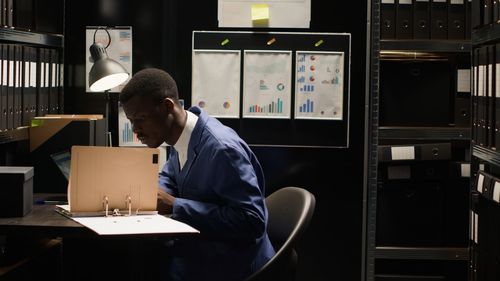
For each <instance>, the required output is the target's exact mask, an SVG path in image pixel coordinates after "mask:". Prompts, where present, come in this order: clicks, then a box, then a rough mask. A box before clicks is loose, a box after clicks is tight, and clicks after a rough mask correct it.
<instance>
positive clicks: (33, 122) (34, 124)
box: [31, 119, 43, 127]
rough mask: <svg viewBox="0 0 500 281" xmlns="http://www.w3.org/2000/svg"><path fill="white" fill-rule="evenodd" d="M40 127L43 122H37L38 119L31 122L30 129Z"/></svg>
mask: <svg viewBox="0 0 500 281" xmlns="http://www.w3.org/2000/svg"><path fill="white" fill-rule="evenodd" d="M42 125H43V120H38V119H32V120H31V127H38V126H42Z"/></svg>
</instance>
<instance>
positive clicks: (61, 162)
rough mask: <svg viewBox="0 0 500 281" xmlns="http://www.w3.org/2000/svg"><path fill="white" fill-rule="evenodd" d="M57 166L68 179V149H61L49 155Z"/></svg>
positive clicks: (69, 160)
mask: <svg viewBox="0 0 500 281" xmlns="http://www.w3.org/2000/svg"><path fill="white" fill-rule="evenodd" d="M50 157H51V158H52V160H53V161H54V163H55V164H56V166H57V168H59V170H60V171H61V173H62V174H63V175H64V177H65V178H66V180H68V181H69V171H70V167H71V153H70V151H69V150H63V151H60V152H56V153H53V154H51V155H50Z"/></svg>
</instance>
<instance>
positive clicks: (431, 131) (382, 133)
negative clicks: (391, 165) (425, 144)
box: [378, 126, 471, 140]
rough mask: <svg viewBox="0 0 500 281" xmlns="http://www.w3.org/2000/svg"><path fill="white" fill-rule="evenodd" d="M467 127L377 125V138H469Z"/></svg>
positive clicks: (469, 133)
mask: <svg viewBox="0 0 500 281" xmlns="http://www.w3.org/2000/svg"><path fill="white" fill-rule="evenodd" d="M470 131H471V130H470V128H468V127H392V126H391V127H389V126H387V127H379V128H378V135H379V139H413V140H470V138H471V132H470Z"/></svg>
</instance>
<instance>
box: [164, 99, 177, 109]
mask: <svg viewBox="0 0 500 281" xmlns="http://www.w3.org/2000/svg"><path fill="white" fill-rule="evenodd" d="M161 106H162V109H164V110H166V111H167V112H172V111H173V110H174V107H175V102H174V101H173V100H172V99H171V98H165V99H164V100H163V102H162V105H161Z"/></svg>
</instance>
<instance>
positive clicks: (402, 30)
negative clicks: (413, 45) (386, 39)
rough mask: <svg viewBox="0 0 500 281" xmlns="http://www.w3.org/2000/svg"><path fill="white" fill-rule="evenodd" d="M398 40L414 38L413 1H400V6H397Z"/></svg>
mask: <svg viewBox="0 0 500 281" xmlns="http://www.w3.org/2000/svg"><path fill="white" fill-rule="evenodd" d="M396 38H397V39H411V38H413V4H412V0H398V5H397V6H396Z"/></svg>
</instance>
